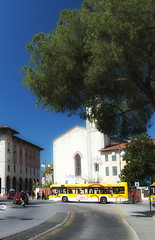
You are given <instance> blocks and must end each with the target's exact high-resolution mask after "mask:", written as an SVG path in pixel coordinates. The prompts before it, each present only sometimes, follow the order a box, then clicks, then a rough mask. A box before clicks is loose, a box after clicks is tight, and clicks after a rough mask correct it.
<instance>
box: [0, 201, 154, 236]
mask: <svg viewBox="0 0 155 240" xmlns="http://www.w3.org/2000/svg"><path fill="white" fill-rule="evenodd" d="M48 205H49V206H50V209H53V212H52V215H51V216H49V219H48V220H47V219H46V220H47V221H46V220H45V222H44V223H41V224H40V225H38V226H35V227H34V228H31V229H29V230H27V231H24V232H22V233H19V234H16V235H12V236H10V237H7V238H5V239H6V240H7V239H8V240H15V239H16V240H18V239H25V240H26V239H31V240H32V239H39V238H41V235H39V234H41V233H42V232H46V231H47V229H49V228H50V229H52V230H54V231H55V230H56V229H61V227H62V226H65V224H66V226H65V231H69V229H70V228H69V227H68V225H67V224H69V221H70V219H71V217H72V213H75V216H74V221H72V224H73V228H74V229H75V227H74V226H76V225H77V224H78V223H79V224H80V223H81V222H82V221H83V220H84V219H86V220H88V222H89V220H90V222H91V221H92V219H93V218H94V215H93V214H95V213H94V211H93V210H92V209H94V208H95V209H96V210H97V213H98V215H96V216H98V217H97V219H98V220H97V222H98V224H97V226H98V227H99V229H101V226H102V224H101V225H100V222H103V223H105V222H106V220H105V218H106V219H107V218H109V219H110V218H111V217H112V216H111V217H110V215H109V212H107V214H106V212H105V209H106V210H108V208H111V209H112V213H113V215H117V217H116V218H115V220H116V221H117V223H119V224H120V223H121V224H123V227H124V226H125V228H126V227H127V228H128V229H130V230H131V231H130V233H131V232H132V233H133V234H134V236H137V239H140V240H144V239H145V240H154V239H155V237H154V236H155V218H154V217H150V211H149V204H148V203H137V204H107V205H101V204H86V203H85V204H83V203H79V204H78V203H61V202H60V203H54V204H53V203H51V204H50V202H49V204H48ZM96 210H95V211H96ZM79 211H81V212H79ZM84 211H87V213H85V212H84ZM102 211H103V212H104V214H103V215H105V216H103V215H102V216H101V215H100V212H102ZM84 214H90V216H89V217H88V216H87V215H86V216H85V215H84ZM106 215H107V216H106ZM152 215H155V211H154V209H153V210H152ZM103 219H104V220H103ZM119 221H120V222H119ZM0 223H1V222H0ZM127 223H128V224H127ZM74 224H75V225H74ZM125 224H126V225H125ZM86 225H90V226H91V225H92V223H91V224H88V223H87V224H86ZM109 225H110V224H109ZM106 226H107V225H106ZM102 227H103V226H102ZM29 228H30V227H29ZM86 229H87V228H86ZM117 229H119V228H118V227H116V230H117ZM87 230H88V229H87ZM87 230H86V231H85V234H88V235H89V232H91V231H90V230H93V228H92V229H89V231H87ZM109 231H110V230H109ZM125 231H126V230H125ZM50 232H51V231H50ZM50 232H49V233H50ZM57 234H59V235H57V237H58V236H60V235H61V234H62V233H61V231H60V233H58V232H57ZM46 235H47V232H46ZM46 235H45V236H46ZM75 236H76V234H75ZM129 236H130V235H129ZM50 237H51V236H50ZM55 237H56V235H55ZM61 237H62V236H61ZM1 239H2V238H1ZM3 239H4V238H3ZM43 239H48V238H45V237H44V238H43ZM51 239H52V238H51ZM53 239H56V238H53ZM57 239H59V238H57ZM60 239H62V238H60ZM67 239H69V238H67ZM71 239H73V238H71ZM75 239H76V238H75ZM78 239H80V238H78ZM81 239H83V238H81ZM85 239H91V238H85ZM98 239H99V238H98ZM105 239H108V240H109V239H110V238H107V237H106V238H105ZM117 239H120V240H121V239H125V240H126V239H127V238H117ZM128 239H131V240H133V237H131V238H128Z"/></svg>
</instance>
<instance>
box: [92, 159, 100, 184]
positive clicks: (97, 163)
mask: <svg viewBox="0 0 155 240" xmlns="http://www.w3.org/2000/svg"><path fill="white" fill-rule="evenodd" d="M93 164H94V165H95V167H96V172H97V181H99V165H102V161H101V158H100V157H99V156H96V158H95V161H94V163H93Z"/></svg>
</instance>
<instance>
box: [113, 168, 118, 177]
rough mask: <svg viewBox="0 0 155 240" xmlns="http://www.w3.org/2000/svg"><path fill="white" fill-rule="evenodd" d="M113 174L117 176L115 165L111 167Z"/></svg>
mask: <svg viewBox="0 0 155 240" xmlns="http://www.w3.org/2000/svg"><path fill="white" fill-rule="evenodd" d="M112 173H113V176H117V167H112Z"/></svg>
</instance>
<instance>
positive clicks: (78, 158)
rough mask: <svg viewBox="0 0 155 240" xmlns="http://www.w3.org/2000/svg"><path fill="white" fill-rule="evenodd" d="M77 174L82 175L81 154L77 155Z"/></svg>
mask: <svg viewBox="0 0 155 240" xmlns="http://www.w3.org/2000/svg"><path fill="white" fill-rule="evenodd" d="M75 176H81V157H80V155H79V154H76V156H75Z"/></svg>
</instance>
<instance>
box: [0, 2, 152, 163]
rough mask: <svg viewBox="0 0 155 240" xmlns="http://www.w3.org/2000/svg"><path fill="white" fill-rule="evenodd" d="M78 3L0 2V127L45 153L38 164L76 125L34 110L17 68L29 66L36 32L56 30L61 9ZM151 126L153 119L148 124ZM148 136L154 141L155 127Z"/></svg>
mask: <svg viewBox="0 0 155 240" xmlns="http://www.w3.org/2000/svg"><path fill="white" fill-rule="evenodd" d="M81 2H82V1H81V0H4V1H3V0H0V31H1V37H0V89H1V91H0V125H1V126H9V127H10V128H13V129H15V130H16V131H18V132H20V135H18V136H19V137H21V138H23V139H25V140H27V141H30V142H32V143H33V144H36V145H38V146H40V147H42V148H44V149H45V150H44V151H42V152H41V162H42V163H43V162H44V161H45V160H46V161H47V162H48V163H50V162H52V157H53V145H52V140H53V139H55V138H56V137H58V136H59V135H61V134H63V133H64V132H66V131H67V130H69V129H71V128H73V127H74V126H76V125H79V126H83V127H85V121H84V120H81V119H79V117H78V116H73V117H70V118H68V117H67V115H65V114H61V113H54V114H52V113H50V112H45V111H44V110H42V109H39V108H36V107H35V101H36V99H35V97H34V96H33V95H32V93H31V92H29V90H28V89H27V88H26V87H23V86H22V81H23V79H22V76H21V75H20V71H21V68H22V67H23V66H24V65H27V64H28V63H29V54H28V53H26V45H27V44H28V43H29V42H30V41H31V39H32V37H33V35H34V34H36V33H38V32H44V33H48V32H51V31H52V30H54V29H55V28H56V24H57V22H58V20H59V15H60V12H61V10H62V9H65V8H66V9H68V8H71V9H73V8H78V9H79V8H80V6H81ZM154 122H155V115H154V116H153V118H152V123H154ZM149 134H150V136H151V137H152V138H154V139H155V126H153V127H151V129H150V130H149Z"/></svg>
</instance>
